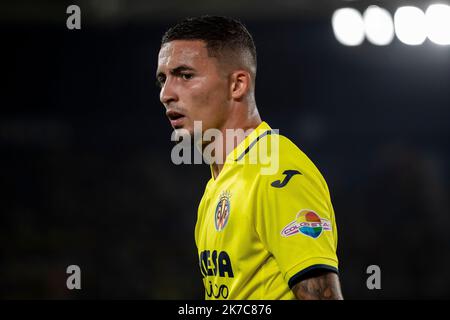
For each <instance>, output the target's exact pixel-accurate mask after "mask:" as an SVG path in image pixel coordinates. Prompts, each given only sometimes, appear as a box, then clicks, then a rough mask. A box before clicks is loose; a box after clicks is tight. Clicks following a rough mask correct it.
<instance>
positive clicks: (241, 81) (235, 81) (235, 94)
mask: <svg viewBox="0 0 450 320" xmlns="http://www.w3.org/2000/svg"><path fill="white" fill-rule="evenodd" d="M251 81H252V79H251V77H250V73H249V72H247V71H245V70H236V71H235V72H233V73H232V74H231V97H232V98H233V99H236V100H240V99H242V98H243V97H245V96H246V95H247V93H248V92H249V90H250V87H251Z"/></svg>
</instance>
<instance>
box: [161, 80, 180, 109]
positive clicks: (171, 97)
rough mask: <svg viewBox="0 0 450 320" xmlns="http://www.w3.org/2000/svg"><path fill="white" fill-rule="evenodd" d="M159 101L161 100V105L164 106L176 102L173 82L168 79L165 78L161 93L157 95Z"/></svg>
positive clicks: (176, 97)
mask: <svg viewBox="0 0 450 320" xmlns="http://www.w3.org/2000/svg"><path fill="white" fill-rule="evenodd" d="M159 100H161V102H162V104H164V105H165V106H167V105H169V104H170V103H171V102H174V101H177V100H178V95H177V94H176V92H175V88H174V85H173V82H172V81H171V80H170V78H167V79H166V81H165V82H164V85H163V87H162V88H161V92H160V93H159Z"/></svg>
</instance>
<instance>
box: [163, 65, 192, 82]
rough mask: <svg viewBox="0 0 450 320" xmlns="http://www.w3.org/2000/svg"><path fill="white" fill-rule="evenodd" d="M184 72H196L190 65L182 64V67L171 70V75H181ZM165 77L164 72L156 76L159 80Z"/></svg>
mask: <svg viewBox="0 0 450 320" xmlns="http://www.w3.org/2000/svg"><path fill="white" fill-rule="evenodd" d="M183 71H195V69H194V68H192V67H190V66H188V65H185V64H182V65H180V66H178V67H176V68H173V69H172V70H170V74H172V75H179V74H181V73H182V72H183ZM164 75H165V73H164V72H158V74H157V75H156V79H158V78H159V77H160V76H164Z"/></svg>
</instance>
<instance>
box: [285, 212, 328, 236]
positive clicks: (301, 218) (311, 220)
mask: <svg viewBox="0 0 450 320" xmlns="http://www.w3.org/2000/svg"><path fill="white" fill-rule="evenodd" d="M323 231H331V223H330V221H329V220H327V219H322V218H321V217H319V215H318V214H317V213H315V212H314V211H312V210H309V209H302V210H300V211H299V212H298V213H297V216H296V217H295V220H294V221H292V222H291V223H289V224H288V225H287V226H286V227H284V229H283V230H282V231H281V235H282V236H283V237H290V236H293V235H295V234H297V233H301V234H304V235H305V236H308V237H311V238H313V239H317V238H318V237H319V236H320V235H321V234H322V232H323Z"/></svg>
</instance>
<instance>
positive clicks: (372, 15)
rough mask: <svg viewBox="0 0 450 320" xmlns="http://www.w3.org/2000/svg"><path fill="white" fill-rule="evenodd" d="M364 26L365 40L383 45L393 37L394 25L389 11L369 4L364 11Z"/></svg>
mask: <svg viewBox="0 0 450 320" xmlns="http://www.w3.org/2000/svg"><path fill="white" fill-rule="evenodd" d="M364 27H365V31H366V37H367V40H369V41H370V42H371V43H373V44H375V45H378V46H385V45H388V44H389V43H391V42H392V39H393V38H394V25H393V23H392V17H391V14H390V13H389V11H387V10H386V9H384V8H380V7H378V6H370V7H368V8H367V10H366V11H365V12H364Z"/></svg>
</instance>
